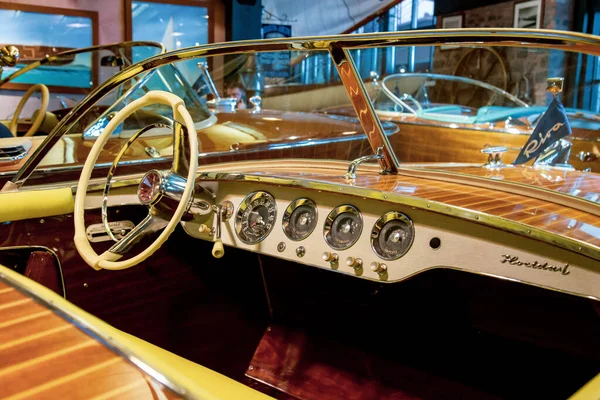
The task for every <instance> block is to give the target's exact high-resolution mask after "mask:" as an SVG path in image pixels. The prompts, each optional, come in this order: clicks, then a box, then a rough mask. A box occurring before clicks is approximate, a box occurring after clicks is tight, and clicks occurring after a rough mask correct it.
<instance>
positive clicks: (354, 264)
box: [346, 256, 362, 269]
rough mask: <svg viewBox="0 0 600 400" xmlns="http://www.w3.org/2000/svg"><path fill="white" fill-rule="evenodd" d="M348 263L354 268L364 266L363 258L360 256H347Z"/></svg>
mask: <svg viewBox="0 0 600 400" xmlns="http://www.w3.org/2000/svg"><path fill="white" fill-rule="evenodd" d="M346 265H347V266H349V267H352V268H354V269H361V268H362V260H361V259H360V258H354V257H352V256H350V257H348V258H346Z"/></svg>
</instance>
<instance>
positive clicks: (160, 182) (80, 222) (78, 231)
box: [74, 91, 212, 270]
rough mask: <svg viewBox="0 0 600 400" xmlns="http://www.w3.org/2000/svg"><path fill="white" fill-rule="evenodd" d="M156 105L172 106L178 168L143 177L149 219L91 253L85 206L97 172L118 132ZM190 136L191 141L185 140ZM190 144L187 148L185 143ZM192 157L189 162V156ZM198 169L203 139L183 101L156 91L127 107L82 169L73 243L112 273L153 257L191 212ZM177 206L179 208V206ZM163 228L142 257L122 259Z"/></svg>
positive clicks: (140, 196) (142, 194) (91, 261)
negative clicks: (136, 114) (129, 119)
mask: <svg viewBox="0 0 600 400" xmlns="http://www.w3.org/2000/svg"><path fill="white" fill-rule="evenodd" d="M157 103H158V104H164V105H169V106H171V107H172V108H173V120H174V121H175V122H174V126H173V134H174V136H175V137H174V138H173V164H172V166H171V169H170V170H169V171H156V170H152V171H149V172H148V173H147V174H146V175H145V176H144V178H142V181H141V182H140V186H139V188H138V199H139V200H140V203H142V204H144V205H146V206H147V207H148V209H149V212H148V216H147V217H146V218H145V219H144V220H143V221H142V222H140V223H139V224H138V225H137V226H135V227H134V228H133V229H132V230H131V231H130V232H129V233H128V234H127V235H125V236H124V237H122V238H121V239H120V240H118V241H117V243H115V244H114V245H113V246H112V247H111V248H110V249H109V250H107V251H105V252H104V253H102V254H100V255H98V254H97V253H96V252H95V251H94V249H92V246H91V245H90V242H89V241H88V239H87V236H86V229H85V221H84V203H85V197H86V192H87V187H88V184H89V181H90V176H91V174H92V169H93V168H94V165H95V164H96V161H97V160H98V156H99V155H100V152H101V151H102V149H103V147H104V145H105V144H106V142H107V141H108V139H109V138H110V136H111V134H112V133H113V131H114V130H115V129H116V128H117V127H118V126H119V125H120V124H121V123H122V122H123V121H125V119H126V118H127V117H129V116H130V115H131V114H133V113H134V112H136V111H137V110H139V109H141V108H142V107H145V106H147V105H152V104H157ZM177 121H181V122H177ZM211 122H212V121H211ZM143 131H144V129H142V130H141V131H140V132H138V135H135V136H134V137H133V138H132V139H130V140H129V143H128V144H126V145H125V146H124V147H123V149H122V150H121V154H122V153H124V152H125V150H126V147H127V146H128V145H130V144H131V142H133V140H135V138H136V137H137V136H139V134H141V132H143ZM186 133H187V137H186V136H185V135H186ZM186 142H187V145H188V146H185V145H184V144H185V143H186ZM187 147H189V149H188V148H187ZM188 154H189V158H188V157H187V155H188ZM118 159H119V158H117V159H116V160H115V163H114V164H113V167H114V166H115V165H116V164H117V163H118ZM197 169H198V136H197V133H196V126H195V125H194V121H193V120H192V117H191V116H190V114H189V112H188V110H187V109H186V108H185V104H184V102H183V100H182V99H181V98H179V97H178V96H176V95H174V94H172V93H168V92H163V91H151V92H148V93H147V94H145V95H144V96H143V97H141V98H140V99H138V100H135V101H133V102H131V103H130V104H128V105H127V106H125V107H124V108H123V109H122V110H121V111H119V112H118V113H117V114H116V115H115V116H114V117H113V118H112V119H111V121H110V122H109V123H108V125H107V126H106V128H105V129H104V131H103V132H102V134H101V135H100V136H99V137H98V139H97V140H96V142H95V143H94V146H93V147H92V149H91V151H90V153H89V155H88V157H87V159H86V160H85V165H84V167H83V171H81V177H80V178H79V184H78V185H77V193H76V194H75V211H74V216H75V218H74V219H75V238H74V242H75V247H76V248H77V251H78V252H79V254H80V255H81V257H82V258H83V259H84V260H85V262H87V263H88V265H90V266H91V267H92V268H94V269H110V270H120V269H125V268H130V267H133V266H134V265H136V264H139V263H140V262H142V261H144V260H145V259H146V258H148V257H150V256H151V255H152V254H153V253H154V252H155V251H156V250H158V248H159V247H160V246H161V245H162V244H163V243H164V242H165V241H166V240H167V238H168V237H169V235H171V233H172V232H173V231H174V230H175V228H176V227H177V224H178V223H179V221H180V220H181V218H182V216H183V214H184V213H185V212H186V211H187V209H188V206H189V205H190V201H191V198H192V195H193V191H194V190H193V189H194V184H195V180H196V170H197ZM112 171H113V169H111V172H110V173H109V176H108V179H107V183H106V187H105V190H104V193H105V195H106V196H107V194H108V188H109V187H110V181H111V178H112V176H111V174H112ZM177 201H178V204H177ZM174 204H177V206H176V208H175V205H174ZM163 227H164V230H163V231H162V232H161V234H160V235H159V237H158V238H156V240H155V241H154V242H153V243H152V244H150V245H149V246H148V247H147V248H146V249H144V250H143V251H142V252H141V253H139V254H138V255H136V256H134V257H132V258H130V259H127V260H124V261H117V260H119V259H120V258H121V257H122V256H123V255H124V253H126V252H127V251H128V250H129V248H130V247H131V246H133V244H135V242H137V240H139V239H140V238H141V237H142V236H144V235H145V234H147V233H149V232H153V231H156V230H158V229H161V228H163ZM157 228H158V229H157ZM109 236H112V233H110V232H109Z"/></svg>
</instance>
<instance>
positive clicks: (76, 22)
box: [0, 3, 98, 89]
mask: <svg viewBox="0 0 600 400" xmlns="http://www.w3.org/2000/svg"><path fill="white" fill-rule="evenodd" d="M97 20H98V14H97V13H95V12H88V11H74V10H67V9H61V8H51V7H37V6H27V5H18V4H7V3H2V4H0V21H2V24H0V38H2V44H3V45H4V44H10V45H15V46H17V47H18V48H19V52H20V59H19V63H18V64H17V65H16V66H15V67H12V68H11V67H5V68H4V69H3V71H2V78H5V77H6V76H8V75H11V74H13V73H14V72H15V71H17V70H19V69H21V68H23V67H24V66H25V65H27V64H29V63H31V62H32V61H33V60H38V59H40V58H43V57H44V56H45V55H46V54H55V53H60V52H63V51H66V50H69V49H77V48H82V47H89V46H92V45H94V44H96V43H97V36H98V35H97ZM91 65H92V60H91V57H90V54H89V53H87V54H82V55H79V56H77V57H75V58H74V59H73V60H72V61H70V62H66V63H64V64H63V65H47V66H44V67H42V68H37V69H36V70H34V71H31V72H29V73H26V74H24V75H22V76H20V77H18V78H16V79H15V80H14V81H13V83H10V84H8V85H7V86H4V88H9V89H24V87H19V86H18V84H27V85H29V84H34V83H43V84H45V85H47V86H52V87H54V88H58V87H69V88H84V89H86V88H90V87H92V86H93V85H94V80H95V78H96V77H95V76H94V75H95V74H93V72H92V67H91Z"/></svg>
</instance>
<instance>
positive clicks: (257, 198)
mask: <svg viewBox="0 0 600 400" xmlns="http://www.w3.org/2000/svg"><path fill="white" fill-rule="evenodd" d="M276 217H277V205H276V204H275V199H274V198H273V196H272V195H271V194H270V193H267V192H254V193H250V194H249V195H248V196H246V198H244V200H242V202H241V203H240V207H239V209H238V212H237V214H236V216H235V233H236V234H237V235H238V237H239V238H240V240H241V241H242V242H244V243H246V244H256V243H259V242H262V241H263V240H264V239H265V238H266V237H267V235H268V234H269V233H271V230H272V229H273V226H274V225H275V218H276Z"/></svg>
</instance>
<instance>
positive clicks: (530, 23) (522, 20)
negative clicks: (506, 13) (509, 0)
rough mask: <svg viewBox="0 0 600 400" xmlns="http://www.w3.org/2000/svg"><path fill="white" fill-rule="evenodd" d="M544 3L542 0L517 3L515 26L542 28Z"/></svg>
mask: <svg viewBox="0 0 600 400" xmlns="http://www.w3.org/2000/svg"><path fill="white" fill-rule="evenodd" d="M542 4H543V3H542V0H530V1H523V2H520V3H515V11H514V22H513V28H522V29H539V28H541V25H542V10H543V9H542Z"/></svg>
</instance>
